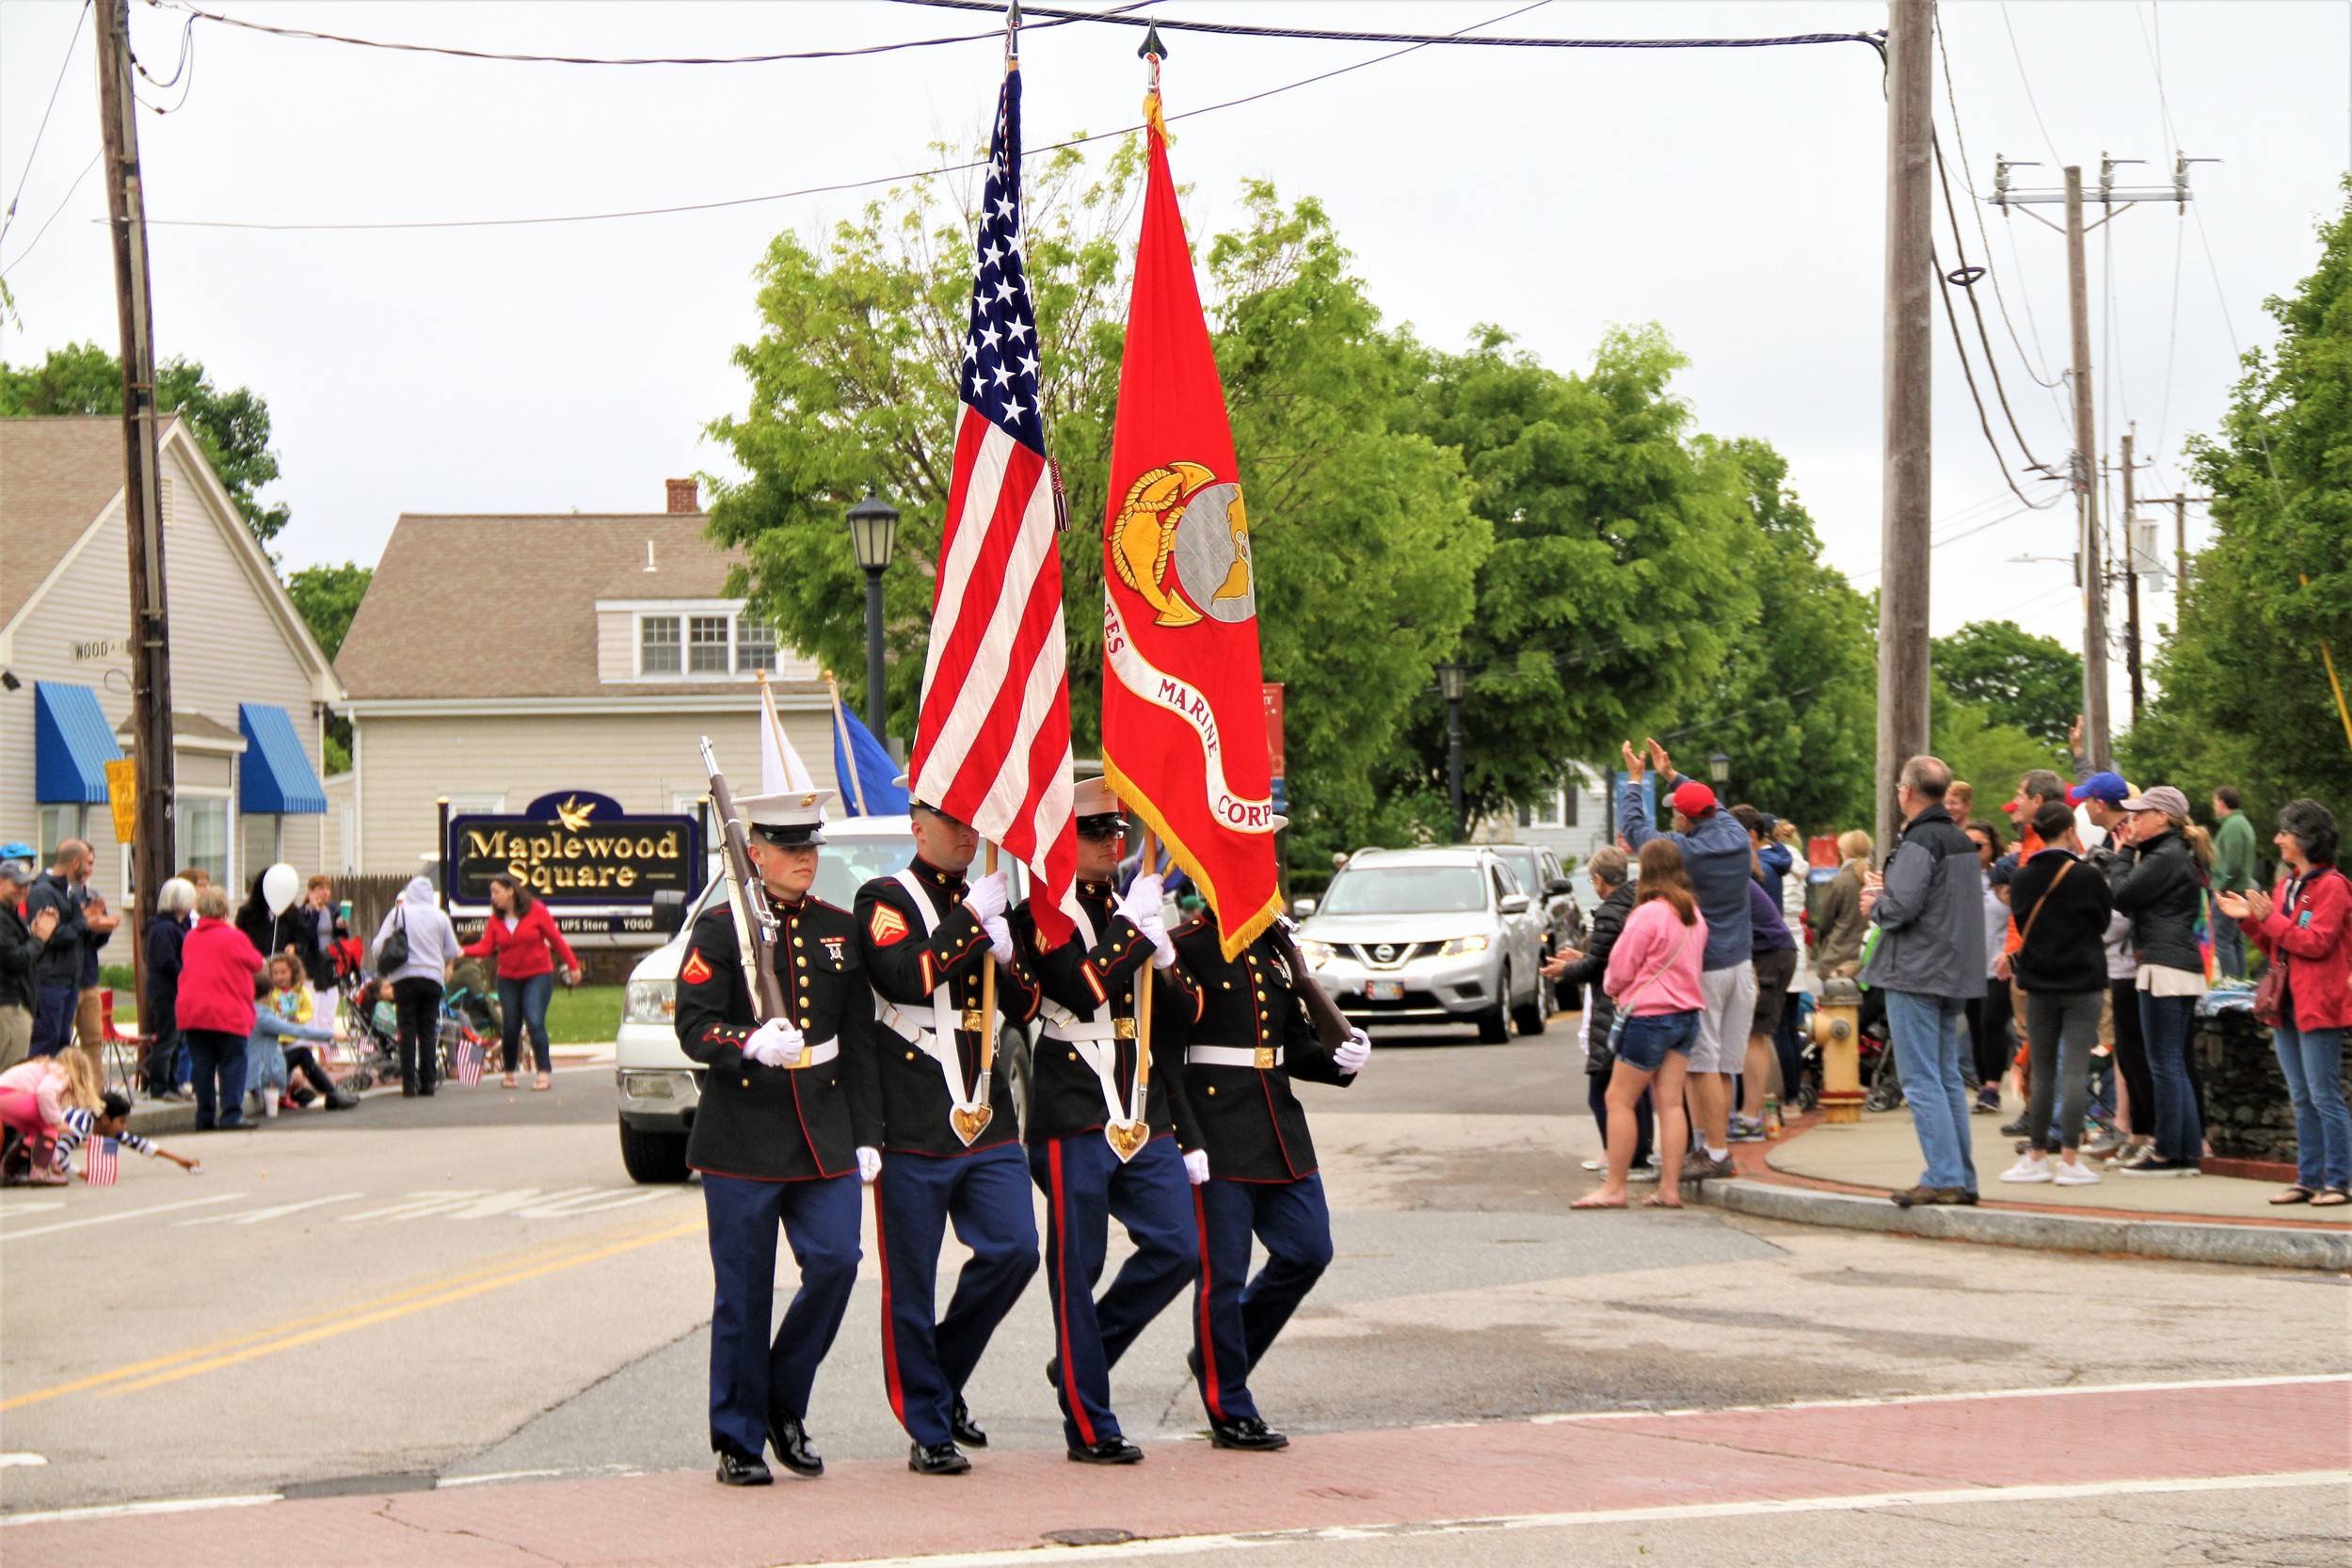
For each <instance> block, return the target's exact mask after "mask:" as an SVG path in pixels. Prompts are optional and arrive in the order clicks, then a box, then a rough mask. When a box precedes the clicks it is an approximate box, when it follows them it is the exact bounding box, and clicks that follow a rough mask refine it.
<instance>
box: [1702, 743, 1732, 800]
mask: <svg viewBox="0 0 2352 1568" xmlns="http://www.w3.org/2000/svg"><path fill="white" fill-rule="evenodd" d="M1707 776H1708V777H1709V778H1712V779H1714V780H1715V792H1716V793H1717V794H1718V795H1720V794H1721V793H1722V792H1723V786H1724V785H1726V784H1728V783H1730V782H1731V781H1732V760H1731V759H1730V758H1728V757H1726V756H1724V755H1723V754H1722V753H1721V752H1720V751H1719V752H1717V753H1716V754H1715V755H1714V756H1712V757H1710V758H1708V759H1707Z"/></svg>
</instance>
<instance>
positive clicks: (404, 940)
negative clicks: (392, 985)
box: [376, 905, 408, 974]
mask: <svg viewBox="0 0 2352 1568" xmlns="http://www.w3.org/2000/svg"><path fill="white" fill-rule="evenodd" d="M407 963H408V915H407V913H406V912H405V911H403V910H402V909H400V908H399V907H398V906H396V905H395V906H394V907H393V909H392V930H390V931H389V932H387V933H385V935H384V939H383V941H382V942H381V943H379V944H378V945H377V946H376V972H378V973H379V974H390V973H392V970H394V969H397V968H401V967H402V966H403V965H405V964H407Z"/></svg>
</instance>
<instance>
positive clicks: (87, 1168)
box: [82, 1138, 118, 1187]
mask: <svg viewBox="0 0 2352 1568" xmlns="http://www.w3.org/2000/svg"><path fill="white" fill-rule="evenodd" d="M117 1152H118V1145H117V1144H116V1143H115V1141H114V1140H113V1139H111V1138H93V1139H91V1140H90V1141H89V1142H88V1143H87V1144H83V1145H82V1179H83V1180H84V1181H86V1182H88V1184H89V1185H90V1186H92V1187H112V1186H113V1185H114V1183H115V1176H116V1174H117V1166H116V1160H115V1157H116V1154H117Z"/></svg>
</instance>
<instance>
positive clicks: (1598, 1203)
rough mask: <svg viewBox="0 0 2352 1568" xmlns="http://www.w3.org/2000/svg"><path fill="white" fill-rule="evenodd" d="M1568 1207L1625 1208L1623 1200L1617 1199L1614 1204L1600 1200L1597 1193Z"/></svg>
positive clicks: (1579, 1199) (1589, 1194) (1586, 1196)
mask: <svg viewBox="0 0 2352 1568" xmlns="http://www.w3.org/2000/svg"><path fill="white" fill-rule="evenodd" d="M1568 1207H1569V1208H1624V1207H1625V1200H1624V1199H1623V1198H1619V1199H1618V1200H1616V1201H1615V1202H1614V1203H1611V1202H1608V1200H1606V1199H1604V1198H1602V1196H1601V1195H1600V1194H1599V1193H1598V1192H1591V1193H1587V1194H1586V1195H1585V1196H1583V1197H1581V1198H1578V1199H1577V1200H1576V1202H1574V1203H1572V1204H1570V1205H1569V1206H1568Z"/></svg>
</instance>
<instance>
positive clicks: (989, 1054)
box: [980, 840, 997, 1085]
mask: <svg viewBox="0 0 2352 1568" xmlns="http://www.w3.org/2000/svg"><path fill="white" fill-rule="evenodd" d="M985 874H986V875H989V876H994V875H996V874H997V846H996V841H995V840H989V844H988V858H987V861H986V871H985ZM983 935H986V934H985V933H983ZM996 1063H997V950H996V949H995V948H993V947H992V948H990V949H989V950H988V953H987V956H986V957H984V958H983V959H982V960H981V961H980V1081H981V1083H982V1084H983V1085H986V1083H987V1081H988V1069H989V1068H991V1067H993V1066H995V1065H996Z"/></svg>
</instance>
